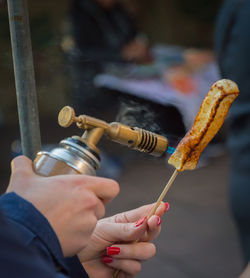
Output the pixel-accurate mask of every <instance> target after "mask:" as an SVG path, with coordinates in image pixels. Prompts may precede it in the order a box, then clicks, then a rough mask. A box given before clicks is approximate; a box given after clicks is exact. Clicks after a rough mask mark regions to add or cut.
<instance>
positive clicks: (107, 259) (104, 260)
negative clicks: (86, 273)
mask: <svg viewBox="0 0 250 278" xmlns="http://www.w3.org/2000/svg"><path fill="white" fill-rule="evenodd" d="M102 262H104V263H105V264H110V263H112V262H113V259H112V258H111V257H108V256H103V257H102Z"/></svg>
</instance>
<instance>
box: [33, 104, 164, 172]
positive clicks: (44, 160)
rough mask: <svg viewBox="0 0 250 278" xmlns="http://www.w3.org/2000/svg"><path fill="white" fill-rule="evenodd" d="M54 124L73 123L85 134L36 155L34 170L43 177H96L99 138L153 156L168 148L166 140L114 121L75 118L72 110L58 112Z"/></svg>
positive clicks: (82, 116) (67, 125) (67, 107)
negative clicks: (68, 175)
mask: <svg viewBox="0 0 250 278" xmlns="http://www.w3.org/2000/svg"><path fill="white" fill-rule="evenodd" d="M58 122H59V125H60V126H62V127H69V126H70V125H71V124H73V123H74V122H75V123H76V125H77V126H78V127H79V128H81V129H84V130H85V131H84V133H83V135H82V136H81V137H80V136H72V137H69V138H66V139H64V140H62V141H61V142H60V143H59V146H58V147H56V148H54V149H52V150H51V151H50V152H39V153H38V154H37V157H36V158H35V161H34V168H35V171H36V172H37V173H38V174H40V175H43V176H55V175H61V174H86V175H96V170H97V169H98V168H99V167H100V152H99V150H98V148H97V146H96V145H97V144H98V142H99V141H100V139H101V138H102V136H103V135H106V137H107V138H108V139H110V140H112V141H114V142H117V143H120V144H122V145H126V146H128V147H129V148H132V149H135V150H138V151H140V152H144V153H148V154H151V155H153V156H156V157H159V156H162V155H163V154H165V153H166V151H167V149H168V140H167V139H166V138H165V137H164V136H161V135H159V134H155V133H152V132H150V131H147V130H144V129H140V128H137V127H130V126H127V125H123V124H121V123H118V122H113V123H107V122H105V121H102V120H99V119H97V118H93V117H90V116H87V115H80V116H78V117H77V116H76V115H75V111H74V109H73V108H71V107H69V106H65V107H64V108H62V110H61V111H60V112H59V115H58Z"/></svg>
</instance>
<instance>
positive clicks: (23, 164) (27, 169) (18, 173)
mask: <svg viewBox="0 0 250 278" xmlns="http://www.w3.org/2000/svg"><path fill="white" fill-rule="evenodd" d="M32 165H33V164H32V161H31V160H30V159H29V158H28V157H26V156H24V155H21V156H18V157H16V158H14V159H13V160H12V161H11V179H14V178H18V179H20V178H23V177H26V178H27V177H30V176H31V175H34V171H33V168H32Z"/></svg>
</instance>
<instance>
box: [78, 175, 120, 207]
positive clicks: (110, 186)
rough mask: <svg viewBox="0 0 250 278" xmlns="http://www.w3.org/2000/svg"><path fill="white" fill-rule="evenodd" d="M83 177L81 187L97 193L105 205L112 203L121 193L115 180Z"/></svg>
mask: <svg viewBox="0 0 250 278" xmlns="http://www.w3.org/2000/svg"><path fill="white" fill-rule="evenodd" d="M79 176H80V175H79ZM83 177H84V178H83V179H82V181H81V186H84V188H87V189H89V190H90V191H92V192H93V193H95V195H96V196H97V197H98V198H99V199H101V200H102V202H103V203H104V204H107V203H108V202H110V201H111V200H112V199H114V198H115V197H116V195H117V194H118V193H119V185H118V183H117V182H116V181H114V180H111V179H106V178H100V177H92V176H83Z"/></svg>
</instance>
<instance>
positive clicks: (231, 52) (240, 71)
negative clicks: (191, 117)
mask: <svg viewBox="0 0 250 278" xmlns="http://www.w3.org/2000/svg"><path fill="white" fill-rule="evenodd" d="M249 30H250V1H249V0H241V1H239V0H227V1H225V3H224V5H223V7H222V9H221V12H220V14H219V17H218V20H217V26H216V32H215V51H216V55H217V59H218V63H219V67H220V71H221V75H222V77H223V78H229V79H232V80H233V81H235V82H236V83H237V84H238V86H239V89H240V95H239V97H238V98H237V99H236V101H235V103H234V104H233V105H232V108H231V110H230V117H229V121H228V123H229V125H228V127H229V129H228V139H227V143H228V148H229V153H230V157H231V171H230V186H229V193H230V204H231V209H232V213H233V217H234V220H235V222H236V224H237V228H238V232H239V236H240V242H241V246H242V250H243V256H244V265H246V264H247V263H248V262H249V261H250V51H249V49H250V35H249ZM248 275H249V276H247V277H250V272H249V273H248ZM244 277H246V276H244Z"/></svg>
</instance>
